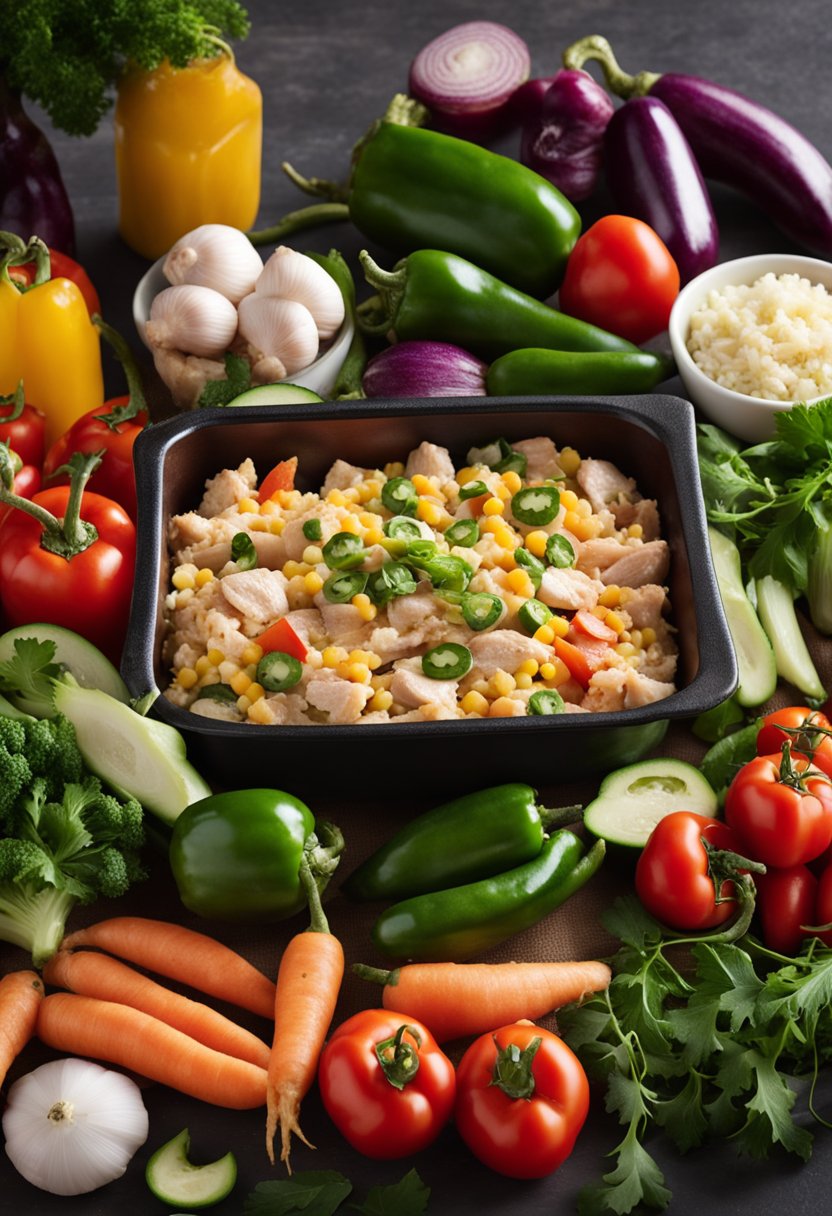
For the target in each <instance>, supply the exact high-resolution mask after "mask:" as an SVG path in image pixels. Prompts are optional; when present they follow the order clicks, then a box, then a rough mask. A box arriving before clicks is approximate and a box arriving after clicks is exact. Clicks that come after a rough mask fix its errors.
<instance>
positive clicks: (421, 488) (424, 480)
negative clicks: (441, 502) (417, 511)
mask: <svg viewBox="0 0 832 1216" xmlns="http://www.w3.org/2000/svg"><path fill="white" fill-rule="evenodd" d="M410 480H411V481H412V482H413V489H414V490H415V491H416V493H417V494H432V495H433V496H434V497H435V496H436V486H435V485H434V484H433V482H432V481H431V479H430V478H429V477H426V476H425V475H424V473H414V474H413V476H412V477H411V479H410Z"/></svg>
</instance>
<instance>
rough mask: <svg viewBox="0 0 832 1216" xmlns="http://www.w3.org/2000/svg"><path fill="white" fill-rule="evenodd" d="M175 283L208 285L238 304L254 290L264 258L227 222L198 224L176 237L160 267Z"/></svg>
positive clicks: (167, 277) (168, 279) (237, 229)
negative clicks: (177, 238)
mask: <svg viewBox="0 0 832 1216" xmlns="http://www.w3.org/2000/svg"><path fill="white" fill-rule="evenodd" d="M162 270H163V271H164V275H165V278H166V279H167V281H168V282H169V283H171V284H173V285H174V286H178V285H179V284H182V283H193V284H195V285H196V286H197V287H210V288H212V289H213V290H214V291H218V292H219V293H220V295H223V296H225V298H226V299H227V300H230V301H231V303H232V304H239V302H240V300H242V298H243V296H247V295H248V293H249V292H250V291H254V284H255V283H256V282H257V279H258V277H259V275H260V273H261V272H262V270H263V259H262V258H261V257H260V254H259V253H258V252H257V250H256V249H255V248H254V246H253V245H252V243H251V241H250V240H249V239H248V237H247V236H246V235H245V233H243V232H240V230H239V228H232V227H230V225H228V224H201V225H200V226H199V228H194V230H193V232H188V233H186V235H185V236H182V237H180V238H179V240H178V241H177V242H176V244H175V245H174V246H173V247H172V248H171V250H170V252H169V253H168V255H167V257H166V258H165V261H164V264H163V266H162Z"/></svg>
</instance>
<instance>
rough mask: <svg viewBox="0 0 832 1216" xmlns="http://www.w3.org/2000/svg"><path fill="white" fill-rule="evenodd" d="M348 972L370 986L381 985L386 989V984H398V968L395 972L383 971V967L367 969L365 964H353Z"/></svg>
mask: <svg viewBox="0 0 832 1216" xmlns="http://www.w3.org/2000/svg"><path fill="white" fill-rule="evenodd" d="M350 970H351V971H352V973H353V975H357V976H358V978H359V979H360V980H367V981H368V982H369V983H371V984H381V985H382V986H383V987H387V985H388V984H391V985H395V984H398V982H399V968H398V967H397V968H396V969H395V971H385V970H384V968H383V967H369V966H368V965H367V964H366V963H353V965H352V967H351V968H350Z"/></svg>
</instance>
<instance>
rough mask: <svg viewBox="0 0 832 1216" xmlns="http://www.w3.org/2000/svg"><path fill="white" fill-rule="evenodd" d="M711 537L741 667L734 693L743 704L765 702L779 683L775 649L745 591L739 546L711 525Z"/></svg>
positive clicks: (709, 535)
mask: <svg viewBox="0 0 832 1216" xmlns="http://www.w3.org/2000/svg"><path fill="white" fill-rule="evenodd" d="M708 540H709V541H710V542H711V557H712V558H713V563H714V572H715V574H716V581H717V583H718V584H719V594H720V597H721V599H722V607H723V608H724V609H725V616H726V619H727V621H728V628H729V629H730V631H731V638H732V640H733V643H734V650H735V651H736V653H737V665H738V666H739V671H740V682H739V686H738V688H737V691H736V692H735V693H734V697H735V698H736V701H737V703H738V704H739V705H744V706H746V707H750V706H754V705H762V704H764V702H766V701H767V700H768V699H769V697H772V696H773V695H774V690H775V689H776V687H777V664H776V662H775V656H774V650H773V649H772V646H771V643H770V642H769V640H768V636H767V635H766V631H765V630H764V629H763V626H762V625H761V624H760V621H759V619H758V617H757V613H756V612H755V611H754V607H753V605H752V603H751V601H750V599H749V598H748V596H747V595H746V593H745V587H744V586H743V581H742V569H741V565H740V554H739V550H738V549H737V546H736V545H735V544H734V542H733V541H732V540H731V539H730V538H729V537H727V536H726V535H725V534H724V533H723V532H720V531H719V530H718V529H717V528H708Z"/></svg>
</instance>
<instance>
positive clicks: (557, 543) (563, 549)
mask: <svg viewBox="0 0 832 1216" xmlns="http://www.w3.org/2000/svg"><path fill="white" fill-rule="evenodd" d="M546 561H547V562H548V563H549V565H550V566H556V567H557V568H558V569H559V570H565V569H566V568H567V567H568V566H574V565H575V550H574V549H573V548H572V544H571V542H570V541H568V540H567V539H566V537H565V536H561V535H560V533H559V532H555V534H554V535H553V536H550V537H549V539H548V540H547V541H546Z"/></svg>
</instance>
